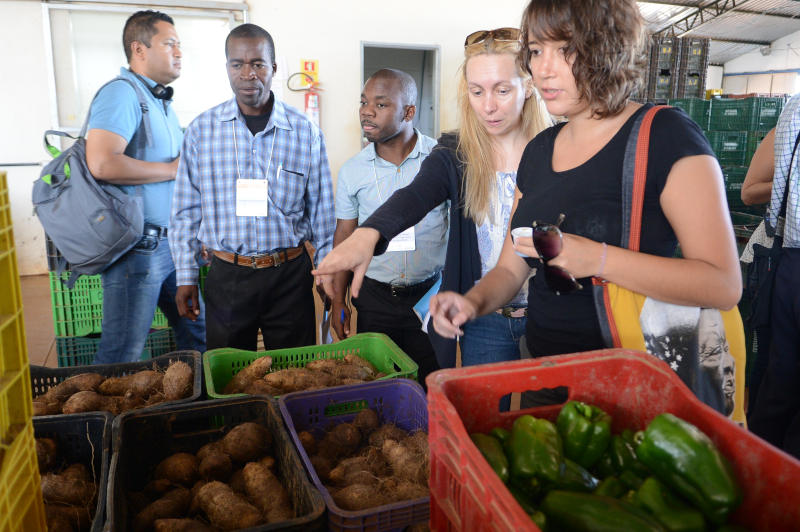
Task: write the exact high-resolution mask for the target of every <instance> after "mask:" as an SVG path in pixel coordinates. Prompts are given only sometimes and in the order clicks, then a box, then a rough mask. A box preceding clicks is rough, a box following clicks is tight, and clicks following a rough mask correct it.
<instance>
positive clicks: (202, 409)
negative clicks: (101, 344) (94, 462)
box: [106, 397, 326, 532]
mask: <svg viewBox="0 0 800 532" xmlns="http://www.w3.org/2000/svg"><path fill="white" fill-rule="evenodd" d="M245 421H252V422H256V423H261V424H263V425H264V426H265V427H267V429H268V430H269V431H270V433H272V436H273V445H272V454H273V456H274V457H275V462H276V467H277V475H278V477H279V478H280V479H281V481H282V484H283V486H284V488H286V491H287V493H288V494H289V496H290V497H291V499H292V504H293V505H294V508H295V514H296V515H297V517H295V518H294V519H291V520H289V521H282V522H278V523H270V524H268V525H263V526H259V527H253V528H249V529H247V530H249V531H255V530H259V531H261V530H296V531H298V532H299V531H305V530H323V529H324V527H325V523H326V521H325V502H324V501H323V499H322V495H321V494H320V492H319V490H317V489H316V488H315V487H314V486H313V485H312V484H311V481H310V480H309V479H308V477H307V476H306V472H305V470H304V469H303V464H302V462H301V461H300V457H299V455H298V453H297V449H296V448H295V446H294V444H293V443H292V440H291V438H290V437H289V433H288V432H287V430H286V428H285V427H284V425H283V421H282V418H281V416H280V415H279V414H278V410H277V408H276V406H275V402H274V400H273V399H268V398H266V397H247V398H233V399H217V400H214V401H202V402H198V403H192V404H186V405H176V406H172V407H168V408H160V409H158V410H150V411H133V412H128V413H125V414H123V415H121V416H119V417H117V418H116V419H115V420H114V427H113V435H112V441H113V444H112V449H113V455H112V458H111V469H110V474H109V482H108V501H109V502H108V510H107V514H108V521H107V524H106V529H108V530H113V531H114V532H124V531H126V530H129V529H130V525H131V522H132V520H133V517H134V516H132V515H129V511H128V499H127V494H126V492H127V491H130V490H140V489H142V488H143V487H144V485H145V484H146V483H147V482H148V480H150V478H151V477H152V473H153V470H154V469H155V467H156V465H157V464H158V463H159V462H160V461H161V460H163V459H164V458H166V457H167V456H169V455H171V454H173V453H176V452H189V453H195V452H197V450H198V449H200V447H202V446H203V445H205V444H206V443H209V442H211V441H215V440H218V439H220V438H222V437H223V436H224V435H225V433H226V432H227V431H228V430H230V429H231V428H232V427H234V426H235V425H238V424H239V423H243V422H245Z"/></svg>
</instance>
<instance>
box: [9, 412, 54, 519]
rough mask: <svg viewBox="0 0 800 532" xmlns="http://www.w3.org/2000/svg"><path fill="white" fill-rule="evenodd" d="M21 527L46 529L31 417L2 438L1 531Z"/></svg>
mask: <svg viewBox="0 0 800 532" xmlns="http://www.w3.org/2000/svg"><path fill="white" fill-rule="evenodd" d="M9 436H11V435H9ZM21 530H47V523H46V520H45V515H44V504H43V503H42V488H41V477H40V476H39V465H38V463H37V461H36V444H35V441H34V438H33V421H32V420H30V419H29V420H28V422H27V423H26V424H25V425H24V428H22V429H21V430H19V431H18V432H17V434H16V435H14V437H13V438H9V439H8V440H6V439H5V438H4V439H3V440H2V441H0V532H7V531H8V532H12V531H14V532H16V531H21Z"/></svg>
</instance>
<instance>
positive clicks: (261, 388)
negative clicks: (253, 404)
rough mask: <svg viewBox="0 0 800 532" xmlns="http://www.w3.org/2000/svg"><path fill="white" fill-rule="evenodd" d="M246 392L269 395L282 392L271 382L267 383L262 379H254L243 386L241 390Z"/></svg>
mask: <svg viewBox="0 0 800 532" xmlns="http://www.w3.org/2000/svg"><path fill="white" fill-rule="evenodd" d="M242 391H243V392H244V393H246V394H250V395H269V396H270V397H274V396H276V395H281V394H282V393H283V392H282V391H281V390H280V389H279V388H276V387H274V386H272V385H271V384H268V383H267V381H265V380H264V379H256V380H254V381H253V382H251V383H250V384H248V385H247V386H245V387H244V390H242Z"/></svg>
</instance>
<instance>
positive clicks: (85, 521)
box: [44, 504, 92, 531]
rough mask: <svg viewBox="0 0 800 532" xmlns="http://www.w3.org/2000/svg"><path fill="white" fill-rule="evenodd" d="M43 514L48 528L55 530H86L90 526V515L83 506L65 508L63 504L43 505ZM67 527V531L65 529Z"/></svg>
mask: <svg viewBox="0 0 800 532" xmlns="http://www.w3.org/2000/svg"><path fill="white" fill-rule="evenodd" d="M44 513H45V516H46V518H47V526H48V530H52V529H51V528H50V526H54V527H56V528H55V529H56V530H75V531H78V530H88V529H89V527H90V526H91V524H92V515H91V514H90V513H89V509H88V508H87V507H85V506H66V505H63V504H45V505H44ZM66 526H69V529H67V528H65V527H66Z"/></svg>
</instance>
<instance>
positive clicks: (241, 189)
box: [231, 119, 282, 217]
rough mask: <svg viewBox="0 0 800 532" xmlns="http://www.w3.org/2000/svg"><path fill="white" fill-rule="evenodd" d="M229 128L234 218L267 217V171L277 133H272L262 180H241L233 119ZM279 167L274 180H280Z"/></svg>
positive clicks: (270, 165) (273, 151)
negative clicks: (231, 139)
mask: <svg viewBox="0 0 800 532" xmlns="http://www.w3.org/2000/svg"><path fill="white" fill-rule="evenodd" d="M231 127H232V128H233V151H234V155H235V158H236V177H237V179H236V216H257V217H264V216H267V215H268V214H269V170H270V168H271V167H272V155H273V154H274V153H275V138H276V137H277V136H278V132H277V131H275V132H273V136H272V148H270V151H269V160H268V161H267V170H266V172H265V175H264V179H255V178H251V179H242V173H241V170H240V169H239V142H238V139H237V138H236V120H235V119H234V120H233V121H232V122H231ZM281 166H282V165H280V164H279V165H278V175H277V176H276V179H280V173H281Z"/></svg>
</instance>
